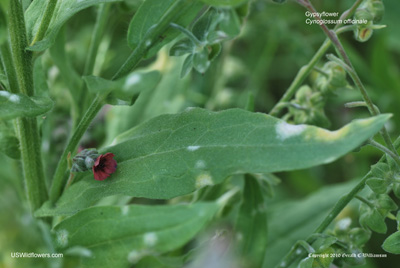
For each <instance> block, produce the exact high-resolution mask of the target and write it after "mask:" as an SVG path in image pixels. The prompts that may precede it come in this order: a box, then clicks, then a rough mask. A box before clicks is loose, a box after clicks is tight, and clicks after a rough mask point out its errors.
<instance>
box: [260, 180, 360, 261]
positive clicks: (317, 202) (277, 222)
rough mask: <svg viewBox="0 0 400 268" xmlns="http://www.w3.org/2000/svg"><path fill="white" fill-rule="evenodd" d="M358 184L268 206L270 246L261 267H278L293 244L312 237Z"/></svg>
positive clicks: (348, 184)
mask: <svg viewBox="0 0 400 268" xmlns="http://www.w3.org/2000/svg"><path fill="white" fill-rule="evenodd" d="M356 183H357V181H352V182H349V183H344V184H338V185H333V186H332V185H330V186H327V187H325V188H322V189H321V190H319V191H318V192H316V193H314V194H312V195H310V196H308V197H307V198H304V199H302V200H293V201H286V202H282V203H278V204H276V205H273V206H271V207H269V208H268V219H269V236H268V246H267V251H266V255H265V258H264V264H263V266H262V267H264V268H269V267H275V266H278V265H279V262H280V261H281V259H282V258H283V257H284V256H285V254H286V253H287V252H288V251H289V250H290V249H291V248H292V246H293V244H295V243H296V242H297V241H299V240H303V239H306V238H307V237H308V236H309V235H311V234H312V233H313V232H314V230H315V229H316V228H317V226H318V224H319V223H320V222H322V220H323V219H324V218H325V217H326V216H327V215H328V213H329V211H330V209H332V207H333V206H334V205H335V203H336V202H337V200H338V199H339V198H340V197H341V196H342V195H343V194H344V193H347V192H349V191H350V190H351V189H352V188H353V187H354V185H355V184H356ZM309 262H311V261H309ZM305 267H309V266H305Z"/></svg>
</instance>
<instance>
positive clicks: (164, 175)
mask: <svg viewBox="0 0 400 268" xmlns="http://www.w3.org/2000/svg"><path fill="white" fill-rule="evenodd" d="M389 117H390V116H389V115H380V116H377V117H372V118H369V119H364V120H355V121H354V122H352V123H350V124H348V125H346V126H345V127H343V128H341V129H339V130H337V131H328V130H325V129H321V128H317V127H314V126H306V125H297V126H295V125H290V124H288V123H286V122H284V121H282V120H279V119H276V118H274V117H271V116H269V115H266V114H261V113H251V112H248V111H244V110H240V109H231V110H226V111H221V112H210V111H207V110H204V109H198V108H193V109H187V110H186V111H185V112H182V113H179V114H175V115H168V114H167V115H162V116H159V117H156V118H153V119H151V120H149V121H147V122H145V123H143V124H141V125H139V126H137V127H135V128H133V129H131V130H129V131H127V132H125V133H124V134H122V135H120V136H119V137H117V138H116V139H115V140H114V144H116V145H114V146H111V147H108V148H104V149H103V150H100V152H101V153H105V152H112V153H114V154H115V159H116V161H117V162H118V168H117V170H116V172H115V173H114V174H113V175H112V176H111V177H110V178H109V179H107V180H106V181H95V180H94V179H93V174H90V175H88V176H87V177H85V178H84V179H82V180H81V181H79V182H77V183H75V184H73V185H71V186H70V187H69V188H68V190H67V191H66V192H65V193H64V194H63V195H62V197H61V198H60V200H59V201H58V202H57V207H56V208H53V209H50V210H48V209H46V208H43V209H42V210H40V212H38V214H37V215H41V216H45V215H54V214H70V213H74V212H75V211H76V210H77V209H81V208H85V207H87V206H90V205H92V204H93V203H94V202H95V201H97V200H99V199H100V198H102V197H105V196H109V195H115V194H124V195H129V196H136V197H145V198H154V199H168V198H172V197H176V196H180V195H185V194H189V193H191V192H193V191H195V190H196V189H200V188H202V187H203V186H206V185H214V184H218V183H221V182H223V181H224V180H225V178H227V177H228V176H230V175H232V174H245V173H271V172H278V171H285V170H296V169H303V168H309V167H312V166H316V165H321V164H325V163H330V162H332V161H334V160H336V159H337V158H339V157H341V156H343V155H344V154H346V153H347V152H349V151H351V150H352V149H354V148H355V147H357V146H359V145H360V144H362V143H363V142H364V141H365V140H366V139H368V138H370V137H371V136H373V135H374V133H376V132H378V131H379V130H380V129H381V128H382V126H383V125H384V123H385V122H386V121H387V120H388V118H389Z"/></svg>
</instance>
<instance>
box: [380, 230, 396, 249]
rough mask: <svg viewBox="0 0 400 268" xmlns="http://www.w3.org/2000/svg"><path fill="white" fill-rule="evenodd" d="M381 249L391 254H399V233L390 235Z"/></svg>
mask: <svg viewBox="0 0 400 268" xmlns="http://www.w3.org/2000/svg"><path fill="white" fill-rule="evenodd" d="M382 248H383V249H384V250H385V251H387V252H389V253H392V254H400V231H397V232H395V233H394V234H391V235H390V236H389V237H388V238H386V240H385V242H383V245H382Z"/></svg>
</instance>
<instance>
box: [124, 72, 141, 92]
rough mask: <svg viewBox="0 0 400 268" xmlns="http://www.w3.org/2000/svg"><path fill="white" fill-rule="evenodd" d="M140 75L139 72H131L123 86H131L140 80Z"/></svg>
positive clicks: (126, 87)
mask: <svg viewBox="0 0 400 268" xmlns="http://www.w3.org/2000/svg"><path fill="white" fill-rule="evenodd" d="M141 79H142V77H141V76H140V75H139V74H131V75H130V76H128V78H127V79H126V81H125V84H124V88H125V89H128V88H129V87H132V86H134V85H136V84H138V83H139V82H140V80H141Z"/></svg>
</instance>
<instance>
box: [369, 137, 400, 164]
mask: <svg viewBox="0 0 400 268" xmlns="http://www.w3.org/2000/svg"><path fill="white" fill-rule="evenodd" d="M368 143H369V144H370V145H371V146H373V147H375V148H377V149H379V150H381V151H382V152H384V153H386V154H388V155H390V157H391V158H393V160H394V161H395V162H396V164H397V165H398V166H399V167H400V158H399V156H398V155H397V154H395V153H393V152H392V151H391V150H389V149H388V148H386V147H385V146H383V145H382V144H380V143H378V142H376V141H374V140H372V139H371V140H369V141H368Z"/></svg>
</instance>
